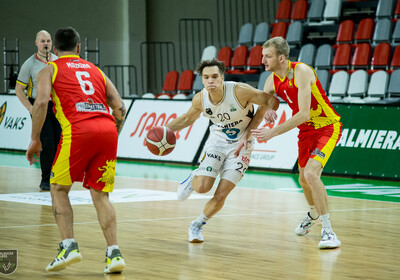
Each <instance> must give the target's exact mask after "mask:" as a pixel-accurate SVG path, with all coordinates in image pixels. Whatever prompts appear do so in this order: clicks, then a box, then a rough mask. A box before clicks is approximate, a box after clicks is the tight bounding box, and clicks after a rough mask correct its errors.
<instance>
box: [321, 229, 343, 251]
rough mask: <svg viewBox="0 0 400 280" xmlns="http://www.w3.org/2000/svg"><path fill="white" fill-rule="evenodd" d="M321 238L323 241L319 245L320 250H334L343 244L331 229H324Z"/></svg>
mask: <svg viewBox="0 0 400 280" xmlns="http://www.w3.org/2000/svg"><path fill="white" fill-rule="evenodd" d="M321 236H322V239H321V241H320V242H319V244H318V248H319V249H333V248H337V247H339V246H340V245H341V244H342V242H340V240H339V239H338V238H337V236H336V234H335V233H334V232H333V231H332V229H330V228H322V229H321Z"/></svg>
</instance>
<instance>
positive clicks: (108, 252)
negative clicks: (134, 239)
mask: <svg viewBox="0 0 400 280" xmlns="http://www.w3.org/2000/svg"><path fill="white" fill-rule="evenodd" d="M114 249H119V247H118V245H111V246H108V248H107V256H110V255H111V253H112V251H113V250H114Z"/></svg>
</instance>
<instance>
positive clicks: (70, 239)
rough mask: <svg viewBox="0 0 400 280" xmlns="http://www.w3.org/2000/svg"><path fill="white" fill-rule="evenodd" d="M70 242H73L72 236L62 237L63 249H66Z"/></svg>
mask: <svg viewBox="0 0 400 280" xmlns="http://www.w3.org/2000/svg"><path fill="white" fill-rule="evenodd" d="M72 242H75V239H74V238H68V239H64V240H63V241H62V245H63V248H64V249H68V247H69V245H71V243H72Z"/></svg>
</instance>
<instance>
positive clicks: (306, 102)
mask: <svg viewBox="0 0 400 280" xmlns="http://www.w3.org/2000/svg"><path fill="white" fill-rule="evenodd" d="M295 77H296V84H297V87H298V98H297V99H298V106H299V112H297V114H295V115H294V116H292V117H291V118H290V119H288V120H287V121H285V122H283V123H281V124H279V125H277V126H276V127H274V128H272V129H256V130H254V131H253V135H254V136H255V137H257V139H260V140H268V139H271V138H272V137H275V136H277V135H280V134H283V133H285V132H287V131H289V130H291V129H293V128H295V127H297V126H299V125H301V124H302V123H305V122H306V121H308V120H309V119H310V105H311V85H312V84H313V83H314V81H315V75H314V72H313V71H312V70H311V68H310V67H308V66H307V65H304V64H300V65H298V66H297V67H296V70H295Z"/></svg>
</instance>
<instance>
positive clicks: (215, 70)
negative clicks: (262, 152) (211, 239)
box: [166, 59, 279, 243]
mask: <svg viewBox="0 0 400 280" xmlns="http://www.w3.org/2000/svg"><path fill="white" fill-rule="evenodd" d="M197 72H198V73H199V74H200V75H201V77H202V81H203V85H204V89H203V90H202V91H200V92H198V93H197V94H196V95H195V96H194V97H193V100H192V106H191V107H190V108H189V110H188V111H187V112H186V113H185V114H183V115H182V116H180V117H178V118H176V119H175V120H173V121H171V122H170V123H168V124H166V126H167V127H168V128H170V129H171V130H172V131H178V130H181V129H183V128H185V127H187V126H190V125H191V124H192V123H194V122H195V120H196V119H197V118H198V117H199V115H200V114H201V113H203V115H204V116H205V117H207V118H209V119H210V120H211V122H212V123H213V124H212V125H211V126H210V136H209V138H208V140H207V142H206V144H205V153H204V156H203V158H202V160H201V163H200V166H199V168H197V169H196V170H194V171H193V172H192V173H191V174H190V176H189V177H188V178H187V179H186V180H185V181H183V182H182V183H181V184H180V185H179V188H178V193H177V196H178V200H180V201H184V200H186V199H187V198H188V197H189V196H190V194H191V193H192V192H193V191H196V192H198V193H206V192H208V191H210V190H211V188H212V187H213V184H214V182H215V179H216V177H217V176H218V174H220V181H219V184H218V187H217V189H216V191H215V193H214V196H213V198H211V199H210V200H209V201H208V202H207V204H206V205H205V207H204V210H203V212H202V213H201V215H200V216H199V217H198V218H197V219H196V220H194V221H193V222H192V223H191V224H190V226H189V230H188V234H189V242H192V243H196V242H203V241H204V238H203V235H202V227H203V225H205V224H206V222H207V220H209V219H210V218H211V217H213V216H214V215H215V214H216V213H218V211H219V210H221V208H222V207H223V205H224V202H225V199H226V197H227V196H228V194H229V193H230V192H231V191H232V190H233V189H234V188H235V186H236V185H237V184H238V182H239V181H240V179H241V178H242V177H243V175H244V173H245V171H246V170H247V168H248V166H249V163H250V158H251V152H252V150H253V146H254V139H253V137H252V135H251V129H254V128H256V127H257V126H258V125H259V124H260V123H261V121H262V119H263V116H264V113H265V111H266V110H267V109H272V108H274V110H276V109H277V108H278V106H279V100H278V99H277V98H276V97H274V96H273V95H272V94H268V93H266V92H263V91H260V90H258V89H255V88H253V87H252V86H250V85H248V84H245V83H236V82H225V81H224V73H225V65H224V62H222V61H218V60H215V59H213V60H204V61H201V62H200V64H199V65H198V67H197ZM253 104H258V105H260V106H259V107H258V110H257V112H256V113H255V114H254V107H253ZM238 146H242V147H243V149H237V148H238ZM236 150H238V152H236ZM239 151H240V152H239ZM235 152H236V153H235Z"/></svg>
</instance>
